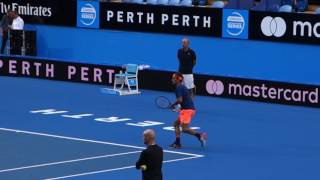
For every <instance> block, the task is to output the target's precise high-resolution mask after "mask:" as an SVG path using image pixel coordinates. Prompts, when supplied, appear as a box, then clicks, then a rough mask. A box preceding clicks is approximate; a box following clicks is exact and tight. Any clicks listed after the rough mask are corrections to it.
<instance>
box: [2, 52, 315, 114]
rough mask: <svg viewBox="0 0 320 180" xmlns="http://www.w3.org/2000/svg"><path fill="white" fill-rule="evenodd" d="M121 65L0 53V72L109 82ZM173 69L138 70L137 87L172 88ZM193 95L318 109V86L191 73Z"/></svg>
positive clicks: (74, 80) (44, 77) (57, 78)
mask: <svg viewBox="0 0 320 180" xmlns="http://www.w3.org/2000/svg"><path fill="white" fill-rule="evenodd" d="M120 70H122V69H121V67H116V66H103V65H92V64H82V63H71V62H61V61H51V60H50V61H48V60H44V59H36V58H32V59H30V58H16V57H2V56H0V75H1V76H13V77H32V78H40V79H50V80H60V81H70V82H82V83H92V84H101V85H113V79H114V78H113V77H114V74H115V73H118V72H119V71H120ZM172 73H173V72H169V71H159V70H150V69H148V70H141V71H140V72H139V86H140V88H143V89H150V90H160V91H173V90H174V87H173V85H172V84H171V81H170V79H171V75H172ZM195 84H196V86H197V94H198V95H203V96H212V97H222V98H231V99H242V100H251V101H257V102H268V103H276V104H287V105H298V106H306V107H317V108H320V102H319V89H320V86H316V85H304V84H294V83H285V82H275V81H266V80H253V79H243V78H232V77H220V76H210V75H199V74H196V75H195Z"/></svg>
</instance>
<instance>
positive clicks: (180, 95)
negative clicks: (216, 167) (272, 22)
mask: <svg viewBox="0 0 320 180" xmlns="http://www.w3.org/2000/svg"><path fill="white" fill-rule="evenodd" d="M171 81H172V84H173V85H175V86H176V90H175V94H176V102H175V103H173V104H172V105H171V108H172V109H173V108H174V107H175V106H176V105H178V104H180V106H181V109H180V111H179V116H178V119H177V120H176V121H175V122H174V123H173V126H174V129H175V134H176V140H175V141H174V143H173V144H171V145H170V147H172V148H176V149H180V148H181V143H180V136H181V130H180V128H181V129H182V132H183V133H186V134H190V135H193V136H194V137H196V138H197V139H198V140H199V141H200V143H201V146H205V144H206V140H207V134H206V133H205V132H202V133H200V132H197V131H196V130H193V129H191V128H190V127H189V125H190V123H191V120H192V118H193V116H194V115H195V113H196V108H195V106H194V103H193V100H192V97H191V94H190V92H189V90H188V89H187V87H186V86H185V85H184V84H182V82H183V75H182V74H181V73H174V74H173V75H172V79H171Z"/></svg>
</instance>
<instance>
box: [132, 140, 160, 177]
mask: <svg viewBox="0 0 320 180" xmlns="http://www.w3.org/2000/svg"><path fill="white" fill-rule="evenodd" d="M162 161H163V150H162V148H161V147H160V146H158V145H151V146H148V147H147V149H145V150H143V151H142V152H141V154H140V158H139V160H138V161H137V163H136V168H137V169H140V166H141V165H146V166H147V170H146V171H142V180H162Z"/></svg>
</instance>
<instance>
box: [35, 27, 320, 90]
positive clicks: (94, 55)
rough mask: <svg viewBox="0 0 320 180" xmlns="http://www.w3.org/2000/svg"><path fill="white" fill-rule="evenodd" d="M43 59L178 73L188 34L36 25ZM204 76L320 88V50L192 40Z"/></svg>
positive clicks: (215, 40)
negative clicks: (139, 66)
mask: <svg viewBox="0 0 320 180" xmlns="http://www.w3.org/2000/svg"><path fill="white" fill-rule="evenodd" d="M35 28H36V29H37V31H38V55H39V56H41V57H48V58H58V59H62V60H72V61H80V62H85V63H93V64H116V65H118V64H119V65H121V64H125V63H129V62H130V63H139V64H150V65H151V66H152V68H155V69H164V70H176V69H177V58H176V51H177V49H178V48H179V47H180V46H181V45H180V41H181V38H182V37H183V36H179V35H167V34H151V33H137V32H121V31H105V30H92V29H81V28H62V27H53V26H36V27H35ZM189 38H190V40H191V47H192V48H193V49H194V50H195V51H196V53H197V55H198V64H197V66H196V69H195V71H196V72H197V73H202V74H214V75H222V76H233V77H246V78H254V79H266V80H276V81H284V82H297V83H304V84H320V78H319V74H320V70H319V67H320V59H319V58H317V54H318V53H319V52H320V46H313V45H300V44H286V43H272V42H262V41H249V40H231V39H218V38H208V37H195V36H192V37H189Z"/></svg>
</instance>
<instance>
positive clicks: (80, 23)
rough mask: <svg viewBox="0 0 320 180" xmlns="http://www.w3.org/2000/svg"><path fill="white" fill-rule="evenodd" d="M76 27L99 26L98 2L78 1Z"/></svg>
mask: <svg viewBox="0 0 320 180" xmlns="http://www.w3.org/2000/svg"><path fill="white" fill-rule="evenodd" d="M77 4H78V5H77V27H85V28H96V29H98V28H99V26H100V4H99V1H87V0H78V3H77Z"/></svg>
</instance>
